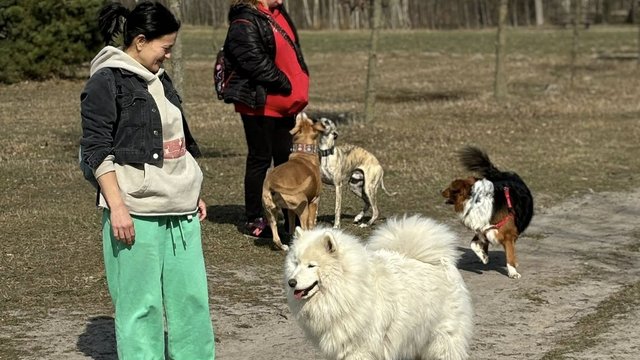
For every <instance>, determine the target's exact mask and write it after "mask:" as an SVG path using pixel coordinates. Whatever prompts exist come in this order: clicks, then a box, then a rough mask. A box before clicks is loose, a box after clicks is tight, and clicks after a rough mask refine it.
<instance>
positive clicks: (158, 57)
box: [133, 32, 178, 74]
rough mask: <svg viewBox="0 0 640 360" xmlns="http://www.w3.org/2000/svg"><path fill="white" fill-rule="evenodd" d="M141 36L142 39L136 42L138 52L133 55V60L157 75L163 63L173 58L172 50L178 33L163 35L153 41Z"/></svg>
mask: <svg viewBox="0 0 640 360" xmlns="http://www.w3.org/2000/svg"><path fill="white" fill-rule="evenodd" d="M139 36H141V38H137V39H135V40H134V45H135V47H136V50H137V51H136V53H135V54H134V55H133V58H134V59H136V61H138V62H139V63H140V64H142V66H144V67H145V68H147V70H149V71H151V72H152V73H154V74H155V73H157V72H158V70H160V68H161V67H162V63H163V62H164V61H165V60H166V59H169V58H171V48H172V47H173V45H174V44H175V43H176V38H177V36H178V33H177V32H175V33H171V34H167V35H163V36H161V37H159V38H156V39H153V40H151V41H149V40H147V39H146V38H144V36H142V35H139Z"/></svg>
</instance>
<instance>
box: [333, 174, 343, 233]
mask: <svg viewBox="0 0 640 360" xmlns="http://www.w3.org/2000/svg"><path fill="white" fill-rule="evenodd" d="M334 184H335V187H336V214H335V217H334V218H333V227H334V228H336V229H339V228H340V211H341V209H342V183H340V182H339V181H336V182H334Z"/></svg>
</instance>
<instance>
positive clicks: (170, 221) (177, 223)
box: [167, 215, 191, 256]
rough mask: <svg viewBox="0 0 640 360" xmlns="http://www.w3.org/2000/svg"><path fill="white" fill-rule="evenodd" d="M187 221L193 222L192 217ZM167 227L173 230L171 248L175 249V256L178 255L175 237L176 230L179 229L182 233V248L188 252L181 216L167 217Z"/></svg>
mask: <svg viewBox="0 0 640 360" xmlns="http://www.w3.org/2000/svg"><path fill="white" fill-rule="evenodd" d="M186 219H187V220H191V215H189V216H187V217H186ZM167 227H168V228H169V230H171V246H172V248H173V255H174V256H175V255H176V238H175V236H174V231H173V229H174V228H177V229H178V231H180V240H182V248H183V249H184V250H187V241H186V239H185V237H184V230H183V228H182V219H181V216H168V217H167Z"/></svg>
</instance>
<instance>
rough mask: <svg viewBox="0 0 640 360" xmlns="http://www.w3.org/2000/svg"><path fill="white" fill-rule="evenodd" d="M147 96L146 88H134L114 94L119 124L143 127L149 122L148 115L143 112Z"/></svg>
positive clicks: (145, 107)
mask: <svg viewBox="0 0 640 360" xmlns="http://www.w3.org/2000/svg"><path fill="white" fill-rule="evenodd" d="M148 96H149V93H148V92H147V91H146V90H134V91H132V92H128V93H123V94H118V95H117V96H116V102H117V104H118V108H119V110H120V125H119V126H130V127H143V126H144V125H145V124H147V123H148V122H149V115H148V114H147V113H146V112H145V109H147V106H148V105H147V102H148Z"/></svg>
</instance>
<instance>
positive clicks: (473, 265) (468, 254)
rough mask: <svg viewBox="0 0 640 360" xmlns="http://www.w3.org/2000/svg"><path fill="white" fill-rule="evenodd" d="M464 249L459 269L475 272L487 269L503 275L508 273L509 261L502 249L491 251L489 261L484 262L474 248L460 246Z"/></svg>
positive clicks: (461, 249)
mask: <svg viewBox="0 0 640 360" xmlns="http://www.w3.org/2000/svg"><path fill="white" fill-rule="evenodd" d="M458 250H460V251H462V256H461V257H460V261H459V262H458V269H460V270H462V271H468V272H472V273H475V274H482V273H483V272H485V271H496V272H499V273H500V274H502V275H505V276H508V274H507V268H506V266H507V263H506V260H505V258H504V253H503V252H502V251H489V254H488V255H489V263H488V264H486V265H485V264H483V263H482V262H481V261H480V259H478V256H477V255H476V254H475V253H474V252H473V250H471V249H468V248H458Z"/></svg>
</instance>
